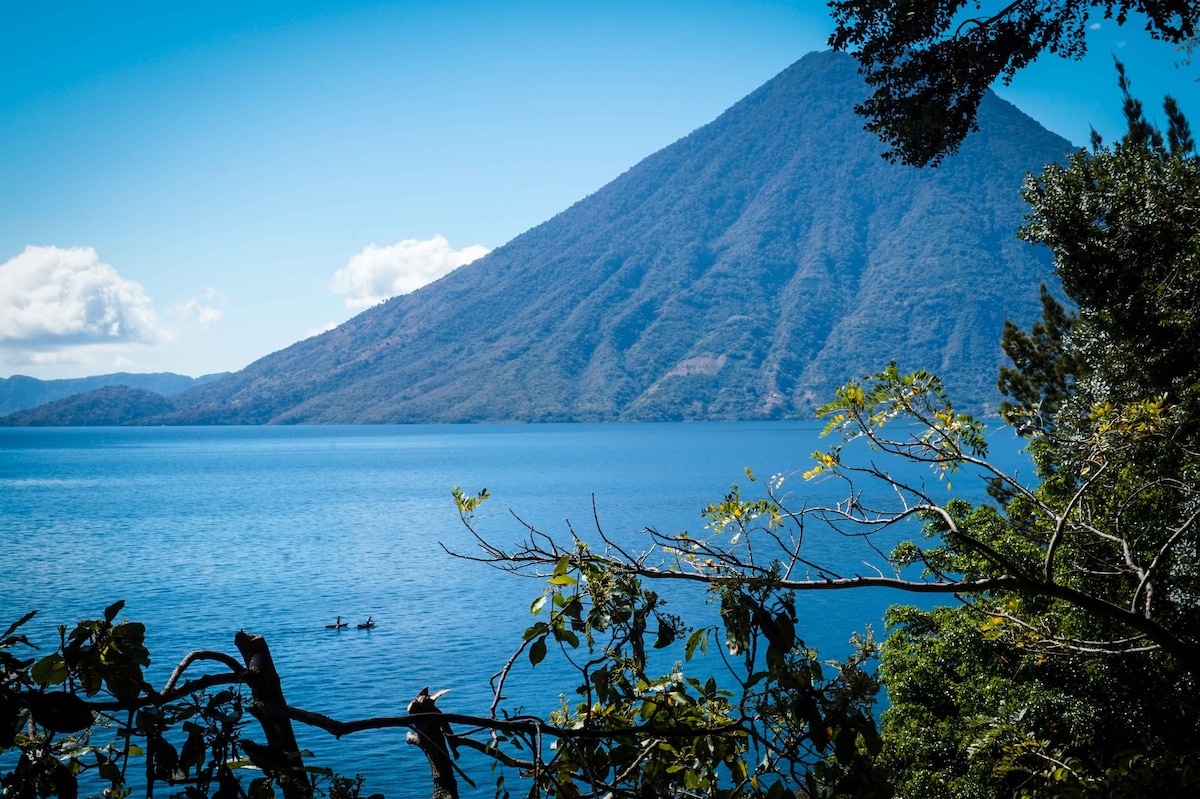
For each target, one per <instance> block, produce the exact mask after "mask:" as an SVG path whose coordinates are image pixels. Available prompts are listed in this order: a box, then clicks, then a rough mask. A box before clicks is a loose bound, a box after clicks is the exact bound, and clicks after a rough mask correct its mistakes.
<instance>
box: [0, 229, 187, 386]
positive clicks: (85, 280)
mask: <svg viewBox="0 0 1200 799" xmlns="http://www.w3.org/2000/svg"><path fill="white" fill-rule="evenodd" d="M170 338H171V334H170V332H169V331H168V330H167V328H166V327H164V326H163V323H162V321H161V320H160V319H159V316H158V314H157V313H156V312H155V310H154V305H153V302H152V301H151V299H150V297H149V296H147V295H146V291H145V289H144V288H142V286H141V284H139V283H135V282H134V281H132V280H126V279H124V278H122V277H121V276H120V275H119V274H118V273H117V270H116V269H114V268H113V267H111V266H109V265H108V264H105V263H101V262H100V259H99V257H98V256H97V255H96V251H95V250H94V249H92V248H91V247H71V248H68V249H64V248H61V247H33V246H29V247H26V248H25V251H24V252H22V253H21V254H20V255H18V256H17V257H15V258H13V259H11V260H9V261H6V262H5V263H3V264H0V347H4V348H6V349H13V350H17V351H18V352H24V353H25V354H26V357H27V358H28V360H29V362H32V363H45V362H64V361H75V360H79V359H78V358H77V357H76V356H75V355H72V354H71V353H70V352H69V351H67V350H66V349H64V348H73V347H79V346H92V345H101V346H103V345H118V344H119V345H128V344H158V343H161V342H164V341H167V340H169V339H170Z"/></svg>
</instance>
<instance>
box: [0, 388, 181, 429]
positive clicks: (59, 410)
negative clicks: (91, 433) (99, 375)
mask: <svg viewBox="0 0 1200 799" xmlns="http://www.w3.org/2000/svg"><path fill="white" fill-rule="evenodd" d="M174 410H175V406H174V405H173V404H172V403H171V401H170V400H169V399H167V398H166V397H164V396H162V395H161V394H155V393H154V392H152V391H146V390H145V389H141V388H130V387H129V386H105V387H104V388H98V389H96V390H95V391H89V392H87V393H85V394H76V395H74V396H71V397H67V398H65V399H60V400H55V401H54V402H49V403H46V404H45V405H40V406H38V407H37V408H32V409H30V410H24V411H17V412H16V413H10V414H8V415H7V416H3V417H0V427H96V426H105V425H122V424H129V423H130V420H134V419H142V418H145V417H149V416H161V415H163V414H165V413H170V412H172V411H174Z"/></svg>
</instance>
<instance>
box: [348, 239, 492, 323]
mask: <svg viewBox="0 0 1200 799" xmlns="http://www.w3.org/2000/svg"><path fill="white" fill-rule="evenodd" d="M487 254H488V249H487V248H486V247H484V246H482V245H479V244H474V245H471V246H470V247H464V248H463V249H461V250H455V249H453V248H451V247H450V242H448V241H446V239H445V238H443V237H442V236H434V237H433V238H432V239H427V240H422V239H405V240H404V241H401V242H399V243H397V244H393V245H391V246H390V247H378V246H376V245H374V244H370V245H368V246H367V247H366V249H364V250H363V251H362V252H360V253H358V254H357V255H355V256H353V257H352V258H351V259H350V262H349V263H347V264H346V266H345V267H343V268H342V269H339V270H338V271H337V272H335V273H334V275H333V281H332V283H331V286H330V288H331V289H332V290H333V292H334V293H335V294H344V295H346V300H345V302H346V307H347V308H351V309H354V310H358V309H362V308H368V307H370V306H372V305H375V304H376V303H378V302H382V301H383V300H385V299H387V298H388V297H395V296H397V295H400V294H407V293H409V292H410V291H415V290H416V289H419V288H421V286H424V285H425V284H427V283H432V282H433V281H435V280H437V279H438V278H439V277H442V276H443V275H446V274H449V273H450V272H453V271H454V270H455V269H457V268H458V267H460V266H463V265H464V264H469V263H471V262H472V261H474V260H476V259H477V258H482V257H483V256H485V255H487Z"/></svg>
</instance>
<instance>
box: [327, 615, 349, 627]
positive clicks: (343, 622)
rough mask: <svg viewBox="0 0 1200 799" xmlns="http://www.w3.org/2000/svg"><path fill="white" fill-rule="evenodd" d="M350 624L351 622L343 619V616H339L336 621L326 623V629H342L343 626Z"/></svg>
mask: <svg viewBox="0 0 1200 799" xmlns="http://www.w3.org/2000/svg"><path fill="white" fill-rule="evenodd" d="M349 626H350V622H348V621H342V617H341V616H338V617H337V621H336V622H334V623H333V624H326V625H325V629H326V630H340V629H342V628H343V627H349Z"/></svg>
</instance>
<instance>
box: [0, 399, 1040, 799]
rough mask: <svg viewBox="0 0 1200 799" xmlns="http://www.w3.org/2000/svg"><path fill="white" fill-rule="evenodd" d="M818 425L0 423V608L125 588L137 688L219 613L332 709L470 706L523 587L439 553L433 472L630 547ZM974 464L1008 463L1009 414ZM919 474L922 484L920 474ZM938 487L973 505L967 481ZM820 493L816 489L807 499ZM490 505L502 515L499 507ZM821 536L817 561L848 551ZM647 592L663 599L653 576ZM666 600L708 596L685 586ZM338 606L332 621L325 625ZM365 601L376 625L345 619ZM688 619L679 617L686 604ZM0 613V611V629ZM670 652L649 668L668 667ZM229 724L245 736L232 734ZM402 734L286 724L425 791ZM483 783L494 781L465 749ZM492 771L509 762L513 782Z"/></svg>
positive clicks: (529, 516)
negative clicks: (338, 734) (432, 693)
mask: <svg viewBox="0 0 1200 799" xmlns="http://www.w3.org/2000/svg"><path fill="white" fill-rule="evenodd" d="M820 429H821V425H820V423H817V422H787V423H784V422H780V423H766V422H762V423H693V424H683V423H663V424H606V425H567V424H564V425H462V426H424V425H417V426H400V427H205V428H66V429H63V428H50V429H11V428H9V429H0V541H3V544H4V546H3V548H0V625H3V626H7V625H8V624H9V623H11V622H12V621H15V620H16V619H17V618H18V617H19V616H20V615H22V614H24V613H25V612H27V611H29V610H32V609H37V610H38V611H39V614H38V616H37V617H36V618H35V619H34V621H33V622H31V623H30V624H29V625H28V626H27V632H28V633H29V634H30V635H31V637H32V638H33V639H34V640H35V641H38V642H40V643H41V644H42V645H43V648H44V649H50V648H53V645H54V643H55V642H56V641H57V637H58V636H57V632H56V629H57V626H58V625H59V624H68V625H73V624H74V622H75V621H77V620H79V619H82V618H98V617H99V616H100V615H101V613H102V612H103V609H104V608H105V606H107V605H108V604H110V603H112V602H113V601H115V600H117V599H124V600H125V601H126V606H125V610H124V615H125V616H128V617H129V618H130V619H133V620H137V621H141V622H144V623H145V624H146V625H147V628H148V633H147V638H148V644H149V648H150V652H151V656H152V658H153V665H152V670H151V676H152V682H154V683H155V684H161V683H162V682H163V680H164V679H165V677H166V675H167V674H168V673H169V672H170V670H171V668H172V667H173V666H174V664H175V663H177V662H178V661H179V660H180V659H181V658H182V657H183V656H184V655H185V654H186V653H187V652H188V651H191V650H193V649H202V648H203V649H219V650H222V651H226V652H230V653H233V654H235V655H236V650H235V649H234V647H233V635H234V633H236V632H237V631H238V630H242V629H244V630H246V631H247V632H251V633H256V634H260V635H263V636H265V637H266V639H267V642H268V644H269V645H270V647H271V651H272V653H273V655H274V659H275V663H276V666H277V668H278V670H279V672H280V675H281V677H282V680H283V688H284V692H285V695H286V697H287V699H288V701H289V703H290V704H292V705H295V706H299V707H303V708H305V709H308V710H313V711H317V712H321V713H326V714H328V715H332V716H334V717H336V718H338V719H342V720H350V719H355V718H364V717H370V716H381V715H400V714H402V713H403V712H404V709H405V706H406V705H407V703H408V701H409V700H410V699H411V698H413V697H414V696H415V695H416V693H417V692H418V691H419V690H420V689H421V688H422V687H423V686H426V685H428V686H429V687H430V689H431V690H439V689H443V688H449V689H451V693H450V694H448V695H447V696H446V697H444V698H443V699H442V700H440V701H439V706H440V707H441V708H442V709H443V710H446V711H449V712H456V713H468V714H477V715H485V714H486V710H487V707H488V704H489V702H490V693H489V689H488V679H489V677H490V676H491V675H492V674H493V673H494V672H496V671H497V670H498V669H499V668H500V667H501V666H502V665H503V663H504V661H505V660H506V659H507V657H508V656H509V654H511V652H512V651H514V650H515V648H516V647H517V645H518V644H519V641H520V635H521V632H522V630H524V628H525V627H526V626H528V625H529V624H530V623H531V622H532V618H531V617H530V615H529V605H530V603H531V602H532V601H533V600H534V599H535V598H536V597H537V596H538V595H539V594H540V592H541V589H542V583H541V582H539V581H533V580H528V579H522V578H520V577H514V576H512V575H507V574H504V573H501V572H499V571H497V570H495V569H492V568H489V567H487V566H485V565H482V564H478V563H472V562H468V561H464V560H461V559H456V558H454V557H452V556H451V555H449V554H447V553H446V551H445V549H443V546H444V547H446V548H449V549H451V550H454V551H458V552H462V553H466V554H474V553H475V552H477V549H476V547H475V544H474V542H473V539H472V538H471V537H470V534H469V533H468V531H466V530H465V528H464V527H463V525H462V523H461V522H460V520H459V518H458V514H457V511H456V509H455V507H454V503H453V501H452V499H451V489H452V487H453V486H455V485H459V486H462V487H463V488H464V489H465V490H466V491H467V492H468V493H474V492H476V491H478V490H479V489H480V488H483V487H485V486H486V487H487V489H488V491H489V493H490V494H491V495H492V499H490V500H489V501H488V502H487V503H486V504H485V505H484V508H483V509H482V511H481V513H480V514H479V516H480V525H479V526H480V528H481V529H482V531H483V532H485V533H486V534H488V535H489V536H491V537H492V538H493V540H494V541H496V542H498V543H501V544H510V543H512V542H514V541H516V540H517V538H518V537H519V535H520V532H521V528H520V525H519V524H518V523H517V522H516V520H515V519H514V517H513V515H512V514H514V513H515V514H517V515H519V516H520V518H521V519H523V520H524V521H526V522H528V523H530V524H533V525H535V526H537V527H538V528H539V529H541V530H543V531H545V532H547V533H550V534H553V535H556V536H561V537H563V538H564V539H565V537H566V536H567V530H568V527H567V525H568V523H569V524H570V525H571V526H572V527H573V528H574V529H575V530H576V531H578V532H580V533H581V534H584V535H586V534H587V533H588V532H589V531H591V530H594V528H595V521H594V519H593V506H592V502H593V496H594V500H595V508H596V514H597V517H598V519H599V522H600V524H601V526H602V527H603V528H604V530H605V531H606V532H608V533H610V534H611V535H613V536H615V537H617V538H619V539H620V540H622V541H628V542H634V543H636V540H637V538H636V532H635V531H637V530H639V529H641V528H644V527H647V526H652V527H655V528H656V529H659V530H662V531H678V530H684V529H686V530H690V531H692V532H693V533H698V532H699V531H700V530H702V528H703V519H702V518H701V516H700V511H701V509H702V508H703V507H704V506H705V505H707V504H708V503H709V502H713V501H717V500H719V499H720V498H721V497H722V495H723V494H724V493H725V492H726V491H727V490H728V489H729V487H730V485H731V484H733V483H739V484H741V485H742V486H743V489H744V491H745V493H747V494H749V495H753V489H752V488H751V487H750V486H749V485H748V483H747V480H746V477H745V473H744V468H746V467H750V468H752V469H753V470H754V471H755V473H756V474H758V475H760V476H763V477H766V476H768V475H771V474H775V473H792V472H802V471H804V470H805V469H807V468H808V467H809V466H810V465H811V464H810V461H809V455H810V454H811V453H812V452H813V450H815V449H819V448H824V447H825V446H827V445H828V443H829V442H827V441H823V440H821V439H819V438H818V433H819V431H820ZM990 440H991V442H992V449H993V456H994V459H995V460H997V461H998V462H999V463H1001V464H1004V465H1006V466H1007V467H1008V468H1014V467H1017V466H1021V468H1023V469H1025V470H1027V469H1028V467H1027V466H1024V465H1023V464H1024V456H1023V455H1020V454H1019V442H1018V441H1017V440H1016V439H1014V438H1013V437H1012V434H1011V433H1010V432H1009V431H1008V430H1007V429H1006V428H998V429H996V430H994V431H993V432H992V434H991V437H990ZM928 480H929V482H931V483H933V482H935V480H934V478H933V477H932V476H929V477H928ZM790 485H791V486H792V490H793V491H794V492H795V494H796V496H797V497H798V498H800V497H803V498H805V499H807V500H808V501H809V502H810V503H812V502H827V501H828V502H833V501H836V500H837V499H838V497H837V496H834V495H832V494H830V493H829V492H830V491H832V490H833V489H834V484H833V483H825V484H816V485H809V484H805V483H804V482H803V481H802V480H801V479H800V477H799V474H796V476H795V477H794V478H792V481H791V483H790ZM956 489H957V490H958V491H959V492H960V493H961V494H963V495H964V496H967V497H968V498H976V499H978V498H980V497H981V496H982V486H981V485H980V483H979V482H978V481H977V480H970V479H967V477H966V476H960V477H959V478H958V479H957V481H956ZM822 492H825V494H824V495H823V494H822ZM510 510H511V512H512V513H510ZM836 538H837V537H834V538H830V539H828V540H826V539H818V540H817V544H819V545H820V546H822V547H828V551H827V552H822V555H823V556H828V557H829V558H831V559H834V560H836V561H838V562H841V563H849V564H853V563H855V562H856V561H855V558H857V557H859V556H860V553H857V552H856V551H854V550H850V549H847V550H846V551H845V552H842V551H839V550H838V549H837V548H838V547H841V546H845V545H847V544H846V542H844V541H843V540H841V539H837V540H835V539H836ZM663 593H667V592H665V591H664V592H663ZM911 600H912V598H911V597H903V596H896V595H895V594H889V593H887V592H883V591H864V592H855V593H847V592H838V593H832V592H814V593H812V594H808V595H804V596H803V597H802V598H801V600H800V601H799V602H798V606H799V608H800V612H801V615H802V621H801V625H800V631H799V632H800V634H801V635H802V637H803V638H804V639H805V640H806V641H807V642H808V643H809V644H810V645H816V646H819V647H821V650H822V653H826V652H827V653H829V654H830V655H831V656H836V655H840V654H843V653H844V652H845V651H846V645H845V642H846V640H847V638H848V637H849V635H850V634H851V633H852V632H854V631H856V630H861V629H862V628H863V626H864V625H865V624H867V623H872V624H873V625H874V627H875V629H876V631H880V630H881V626H882V625H881V622H880V619H881V616H882V613H883V609H884V608H885V607H886V606H887V605H888V604H889V603H891V602H895V601H911ZM676 602H677V605H676V609H677V610H679V609H683V610H687V611H688V612H689V614H691V613H696V614H706V617H705V618H703V619H698V620H697V622H696V623H697V624H699V623H712V622H713V621H715V610H714V608H712V607H711V606H707V605H705V604H704V603H703V602H702V600H701V599H700V598H699V597H697V596H695V594H694V592H692V594H691V595H689V594H687V593H686V592H685V593H683V594H681V595H680V596H679V597H678V598H677V599H676ZM338 615H341V616H342V618H343V620H345V621H349V622H350V623H351V627H350V628H349V629H344V630H340V631H334V630H328V629H326V628H325V625H326V624H328V623H331V622H333V620H334V618H335V617H336V616H338ZM368 616H370V617H372V618H373V619H374V620H375V622H377V624H378V626H377V627H375V628H374V629H371V630H358V629H355V628H354V626H353V625H354V624H355V623H357V622H360V621H363V620H365V619H366V618H367V617H368ZM689 620H690V615H689ZM0 629H2V627H0ZM669 666H670V663H667V664H666V665H661V664H660V665H659V671H660V672H662V671H665V670H666V669H667V668H669ZM572 687H573V684H572V683H570V682H569V681H568V680H567V679H566V678H565V676H564V673H563V672H562V670H561V669H556V668H555V666H554V664H552V663H550V661H549V660H547V662H546V663H543V664H542V665H540V666H538V667H537V668H536V669H532V670H531V669H529V668H525V669H522V670H520V673H519V674H518V675H517V676H515V677H514V678H513V680H512V681H511V682H510V685H509V690H508V691H507V693H508V695H509V696H510V698H511V701H510V706H511V705H515V704H523V705H524V706H525V707H526V709H528V710H529V711H531V712H537V713H540V714H544V713H546V712H548V711H549V710H550V709H552V708H554V707H555V706H556V705H557V704H558V696H559V694H560V693H564V692H565V693H568V694H569V692H570V690H571V688H572ZM249 737H254V734H253V731H252V732H250V733H249ZM403 740H404V733H403V731H395V730H393V731H385V732H368V733H362V734H360V735H358V736H351V737H348V738H346V739H344V740H342V741H335V740H334V739H333V738H331V737H330V736H328V735H327V734H325V733H323V732H320V731H312V730H310V731H306V732H303V734H302V744H303V745H304V746H306V747H307V748H308V749H310V750H312V751H313V752H314V753H315V757H314V758H313V759H312V760H313V762H315V763H319V764H321V765H329V766H332V767H334V768H336V769H337V770H339V771H341V772H344V773H349V774H354V773H362V774H364V775H366V777H367V779H368V782H367V787H368V788H369V789H371V790H377V791H382V792H384V793H385V794H387V795H388V796H389V797H396V796H422V795H428V792H429V787H428V769H427V767H426V765H425V761H424V759H423V758H422V757H421V755H420V752H419V751H418V750H417V748H416V747H413V746H406V745H404V743H403ZM464 758H465V759H464V763H465V765H464V768H465V769H466V770H467V771H468V773H469V774H471V776H472V777H474V778H475V779H476V781H477V783H478V784H479V790H478V791H477V792H471V791H469V790H466V789H464V796H469V795H477V796H490V795H492V793H493V780H494V776H492V775H491V773H490V772H489V771H488V770H487V768H486V766H485V765H481V764H479V763H477V762H475V763H472V762H471V761H470V760H469V758H467V757H466V756H464ZM510 784H511V779H510Z"/></svg>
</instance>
